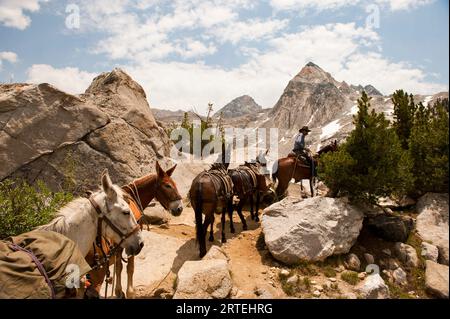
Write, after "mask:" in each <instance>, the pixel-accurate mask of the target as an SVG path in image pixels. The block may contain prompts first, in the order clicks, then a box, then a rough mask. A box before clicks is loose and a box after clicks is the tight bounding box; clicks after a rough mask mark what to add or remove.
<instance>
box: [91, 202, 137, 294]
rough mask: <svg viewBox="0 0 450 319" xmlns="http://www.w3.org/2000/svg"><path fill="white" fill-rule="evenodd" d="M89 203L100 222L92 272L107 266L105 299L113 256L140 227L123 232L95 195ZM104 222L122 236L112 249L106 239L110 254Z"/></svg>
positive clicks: (98, 223) (94, 244)
mask: <svg viewBox="0 0 450 319" xmlns="http://www.w3.org/2000/svg"><path fill="white" fill-rule="evenodd" d="M88 199H89V202H90V203H91V205H92V206H93V207H94V209H95V211H96V213H97V214H98V222H97V236H96V238H95V242H94V243H93V244H92V245H93V247H94V265H93V266H92V267H91V268H92V270H97V269H99V268H102V267H103V266H105V265H106V267H105V268H106V279H105V282H106V286H105V297H106V296H107V292H108V284H109V282H110V277H111V273H110V271H109V260H110V259H111V257H112V256H115V255H116V253H117V251H118V249H119V248H120V245H122V243H123V242H124V241H125V240H127V239H128V238H129V237H130V236H132V235H133V234H134V233H136V232H137V231H139V230H140V225H139V224H137V225H136V227H134V228H133V229H132V230H131V231H130V232H129V233H126V234H125V233H124V232H122V230H120V229H119V228H118V227H117V226H116V225H114V223H113V222H112V221H111V220H110V219H109V218H108V217H106V216H105V214H104V213H103V212H102V211H101V209H100V206H99V205H98V203H97V202H96V201H95V200H94V198H93V195H91V196H89V198H88ZM103 222H105V223H106V224H107V225H108V226H109V227H110V228H111V229H112V230H113V231H114V232H115V233H116V234H117V235H119V236H120V238H121V239H120V242H119V243H118V244H117V245H112V247H111V246H110V245H109V243H108V241H107V240H106V239H105V244H106V245H107V246H108V250H109V251H108V253H106V252H105V250H104V248H103V245H102V238H103V236H102V228H103ZM95 246H97V247H98V248H99V249H100V251H101V253H102V257H101V258H100V257H99V255H98V254H97V250H96V249H95Z"/></svg>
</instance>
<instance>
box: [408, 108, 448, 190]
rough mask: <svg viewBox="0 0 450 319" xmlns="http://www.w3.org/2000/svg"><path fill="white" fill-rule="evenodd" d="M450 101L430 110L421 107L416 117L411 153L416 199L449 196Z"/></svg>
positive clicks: (410, 142) (411, 140)
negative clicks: (431, 194) (429, 194)
mask: <svg viewBox="0 0 450 319" xmlns="http://www.w3.org/2000/svg"><path fill="white" fill-rule="evenodd" d="M448 133H449V114H448V99H445V100H437V101H436V102H435V103H434V105H433V106H431V107H430V108H427V107H425V106H424V105H423V104H422V103H420V104H419V105H418V107H417V110H416V112H415V115H414V125H413V128H412V132H411V136H410V139H409V152H410V157H411V158H412V161H413V171H412V172H413V174H414V176H415V177H416V179H415V184H414V186H415V187H414V195H421V194H423V193H426V192H447V191H448V186H449V176H448V173H449V164H448V156H449V137H448Z"/></svg>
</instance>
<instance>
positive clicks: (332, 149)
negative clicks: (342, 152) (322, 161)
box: [317, 140, 338, 156]
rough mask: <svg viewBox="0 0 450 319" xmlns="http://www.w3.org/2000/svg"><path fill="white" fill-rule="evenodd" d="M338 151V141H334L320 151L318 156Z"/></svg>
mask: <svg viewBox="0 0 450 319" xmlns="http://www.w3.org/2000/svg"><path fill="white" fill-rule="evenodd" d="M337 149H338V143H337V140H334V141H333V142H331V143H330V144H328V145H326V146H324V147H322V148H321V149H320V150H319V151H317V154H318V155H319V156H320V155H322V154H325V153H328V152H336V151H337Z"/></svg>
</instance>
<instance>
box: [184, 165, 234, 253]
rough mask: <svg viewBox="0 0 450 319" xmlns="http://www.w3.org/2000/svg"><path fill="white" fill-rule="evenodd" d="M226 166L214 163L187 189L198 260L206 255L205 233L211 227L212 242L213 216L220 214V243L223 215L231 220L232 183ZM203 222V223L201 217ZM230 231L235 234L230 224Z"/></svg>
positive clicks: (212, 237) (212, 236)
mask: <svg viewBox="0 0 450 319" xmlns="http://www.w3.org/2000/svg"><path fill="white" fill-rule="evenodd" d="M227 169H228V164H222V163H214V164H213V165H212V166H211V168H210V169H209V170H208V171H204V172H202V173H200V174H199V175H197V176H196V177H195V178H194V180H193V181H192V184H191V188H190V189H189V199H190V201H191V205H192V208H193V209H194V211H195V226H196V238H197V242H198V244H199V249H200V258H201V257H203V256H204V255H205V254H206V241H205V237H206V233H207V231H208V227H209V226H210V227H211V230H210V234H209V241H214V234H213V229H214V214H222V219H221V221H222V243H225V242H226V237H225V213H226V212H228V215H229V217H230V220H231V217H232V216H231V215H232V213H233V182H232V181H231V178H230V176H228V174H227ZM202 214H204V215H205V221H204V222H203V216H202ZM230 230H231V232H232V233H234V232H235V230H234V226H233V224H232V223H230Z"/></svg>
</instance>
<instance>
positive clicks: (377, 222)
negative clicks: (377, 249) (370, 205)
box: [367, 214, 414, 242]
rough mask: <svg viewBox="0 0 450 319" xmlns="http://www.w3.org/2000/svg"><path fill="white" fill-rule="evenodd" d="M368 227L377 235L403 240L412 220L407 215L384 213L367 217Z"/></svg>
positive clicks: (408, 232)
mask: <svg viewBox="0 0 450 319" xmlns="http://www.w3.org/2000/svg"><path fill="white" fill-rule="evenodd" d="M367 225H368V227H369V229H370V230H371V231H372V232H373V233H374V234H375V235H377V236H378V237H380V238H383V239H384V240H387V241H392V242H397V241H400V242H405V241H406V240H407V239H408V236H409V234H410V232H411V230H412V229H413V227H414V222H413V220H412V218H411V217H407V216H402V217H400V216H389V215H386V214H383V215H377V216H374V217H369V218H367Z"/></svg>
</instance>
